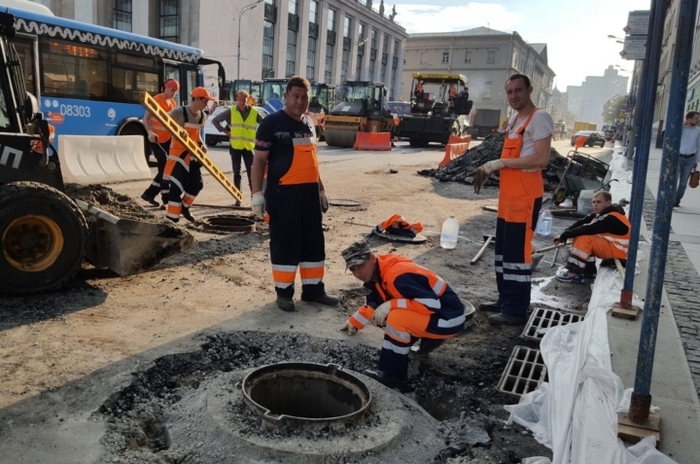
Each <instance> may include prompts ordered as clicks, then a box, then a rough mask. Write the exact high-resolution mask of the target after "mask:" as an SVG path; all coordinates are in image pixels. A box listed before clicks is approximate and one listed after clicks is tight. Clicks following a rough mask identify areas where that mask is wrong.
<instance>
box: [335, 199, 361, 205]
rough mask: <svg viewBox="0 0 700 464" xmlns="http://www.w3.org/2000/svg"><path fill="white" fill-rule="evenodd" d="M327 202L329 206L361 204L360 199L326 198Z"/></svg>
mask: <svg viewBox="0 0 700 464" xmlns="http://www.w3.org/2000/svg"><path fill="white" fill-rule="evenodd" d="M328 204H330V205H331V206H360V205H361V204H362V202H361V201H357V200H343V199H340V200H328Z"/></svg>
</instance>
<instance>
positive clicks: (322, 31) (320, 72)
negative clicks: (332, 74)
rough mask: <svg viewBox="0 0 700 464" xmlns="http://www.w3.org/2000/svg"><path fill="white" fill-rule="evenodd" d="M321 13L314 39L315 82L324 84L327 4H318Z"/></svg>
mask: <svg viewBox="0 0 700 464" xmlns="http://www.w3.org/2000/svg"><path fill="white" fill-rule="evenodd" d="M320 6H321V11H319V15H318V39H316V75H315V76H314V80H315V81H316V82H325V81H326V79H325V74H326V47H327V46H328V43H327V42H328V28H327V25H328V3H326V2H323V3H320Z"/></svg>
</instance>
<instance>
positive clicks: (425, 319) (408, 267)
mask: <svg viewBox="0 0 700 464" xmlns="http://www.w3.org/2000/svg"><path fill="white" fill-rule="evenodd" d="M341 254H342V255H343V259H344V260H345V268H346V269H350V272H352V275H354V276H355V277H356V278H358V279H359V280H361V281H362V282H364V286H365V288H366V289H367V291H368V293H367V301H366V303H365V305H364V306H361V307H360V309H358V310H357V311H356V312H355V314H353V315H352V316H350V319H348V321H347V322H346V323H345V326H343V328H342V329H341V330H343V331H347V332H348V335H353V334H354V333H355V332H357V331H358V330H360V329H362V328H363V327H365V326H366V325H367V324H369V323H370V321H371V322H374V323H375V324H376V325H377V326H380V327H384V341H383V342H382V350H381V352H380V354H379V366H378V367H379V369H378V370H367V371H365V372H364V374H365V375H367V376H369V377H372V378H374V379H375V380H378V381H379V382H382V383H383V384H385V385H387V386H397V385H400V384H401V383H403V382H404V381H405V378H406V372H407V371H408V353H409V351H410V348H411V345H413V344H414V343H415V342H416V341H417V340H420V341H421V342H420V348H419V350H418V352H417V353H418V354H427V353H429V352H431V351H433V350H434V349H435V348H437V347H438V346H440V345H441V344H442V343H443V342H444V341H445V339H447V338H451V337H454V336H455V335H456V334H458V333H459V332H460V331H462V330H463V329H464V327H465V322H466V318H467V317H471V314H470V315H468V316H465V314H464V305H463V304H462V302H461V301H460V300H459V297H458V296H457V294H456V293H455V292H454V291H453V290H452V288H451V287H450V285H449V284H448V283H447V282H445V281H444V280H443V279H442V278H440V276H438V275H437V274H435V273H434V272H433V271H431V270H429V269H426V268H424V267H422V266H419V265H417V264H416V263H414V262H413V261H411V260H410V259H409V258H406V257H403V256H398V255H393V254H386V255H376V254H374V253H372V252H371V251H370V248H369V244H368V243H367V242H366V241H364V240H361V241H358V242H355V243H353V244H352V245H350V246H349V247H347V248H346V249H345V250H343V251H342V253H341Z"/></svg>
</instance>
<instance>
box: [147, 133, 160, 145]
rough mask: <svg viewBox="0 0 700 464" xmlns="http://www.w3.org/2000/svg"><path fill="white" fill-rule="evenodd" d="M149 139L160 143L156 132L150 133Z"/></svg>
mask: <svg viewBox="0 0 700 464" xmlns="http://www.w3.org/2000/svg"><path fill="white" fill-rule="evenodd" d="M148 141H149V142H151V143H158V136H157V135H156V133H155V132H149V133H148Z"/></svg>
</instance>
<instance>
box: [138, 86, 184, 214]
mask: <svg viewBox="0 0 700 464" xmlns="http://www.w3.org/2000/svg"><path fill="white" fill-rule="evenodd" d="M178 90H180V84H179V83H178V82H177V81H176V80H175V79H168V80H167V81H165V82H164V83H163V85H162V86H161V87H160V93H159V94H157V95H155V96H154V97H153V99H154V100H155V101H156V102H158V106H160V107H161V108H163V110H164V111H165V112H166V113H170V112H171V111H172V110H174V109H175V107H176V106H177V104H176V103H175V95H176V94H177V92H178ZM143 126H144V127H145V128H146V130H147V131H148V141H149V142H150V145H151V152H152V153H153V156H155V158H156V161H157V163H158V172H157V173H156V176H155V177H154V178H153V181H151V185H149V186H148V188H147V189H146V190H145V191H144V192H143V193H142V194H141V199H142V200H144V201H146V202H147V203H149V204H150V205H151V206H158V202H157V201H156V195H158V193H161V200H162V201H163V207H165V203H166V201H167V200H166V196H165V195H164V192H161V185H160V183H161V179H163V169H165V160H166V159H167V158H168V152H169V151H170V132H168V130H167V129H166V128H165V127H163V125H162V124H161V123H160V122H158V120H157V119H156V118H154V117H153V115H152V114H151V112H150V111H146V114H145V115H144V116H143Z"/></svg>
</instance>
